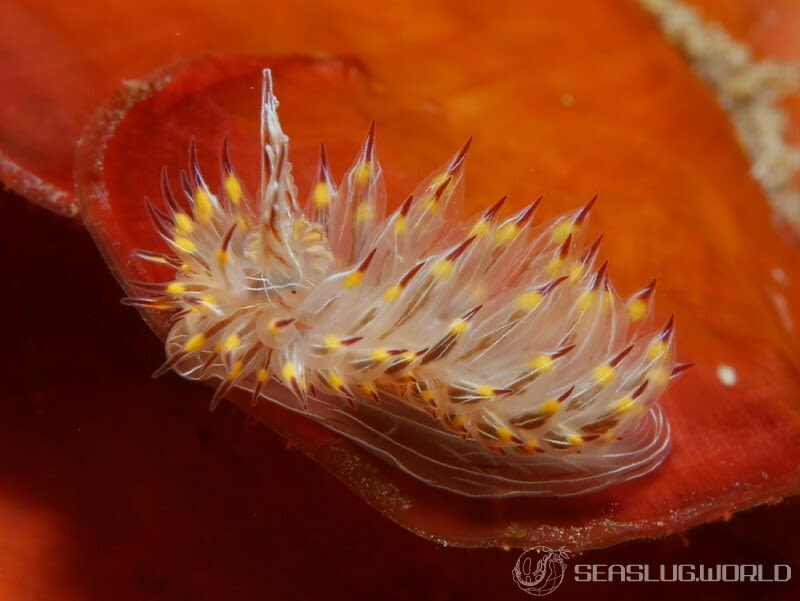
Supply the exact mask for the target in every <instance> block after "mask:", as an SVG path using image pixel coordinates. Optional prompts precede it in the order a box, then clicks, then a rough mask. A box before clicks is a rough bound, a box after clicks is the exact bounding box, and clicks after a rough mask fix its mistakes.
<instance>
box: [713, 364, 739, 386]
mask: <svg viewBox="0 0 800 601" xmlns="http://www.w3.org/2000/svg"><path fill="white" fill-rule="evenodd" d="M717 378H719V381H720V382H722V385H723V386H735V385H736V379H737V377H736V370H735V369H733V368H732V367H731V366H730V365H724V364H721V365H718V366H717Z"/></svg>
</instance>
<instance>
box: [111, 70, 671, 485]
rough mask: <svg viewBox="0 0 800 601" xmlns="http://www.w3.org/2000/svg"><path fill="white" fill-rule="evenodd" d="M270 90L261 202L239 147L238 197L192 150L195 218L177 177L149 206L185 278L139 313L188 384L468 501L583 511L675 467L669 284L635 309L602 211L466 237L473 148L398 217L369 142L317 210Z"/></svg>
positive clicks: (646, 294)
mask: <svg viewBox="0 0 800 601" xmlns="http://www.w3.org/2000/svg"><path fill="white" fill-rule="evenodd" d="M277 106H278V103H277V100H276V98H275V96H274V94H273V91H272V84H271V78H270V74H269V71H265V76H264V90H263V102H262V147H263V150H264V158H263V165H262V182H261V187H260V190H259V194H258V196H257V197H256V198H255V199H251V198H250V197H249V196H248V195H247V193H246V191H245V190H244V187H243V185H242V183H241V181H240V179H239V178H238V176H237V175H236V172H235V171H234V169H233V166H232V165H231V161H230V160H229V157H228V150H227V143H226V144H224V146H223V158H222V186H221V190H220V192H219V193H218V194H215V193H214V192H212V190H211V189H210V188H209V187H208V186H207V184H206V183H205V180H204V178H203V175H202V173H201V171H200V168H199V166H198V162H197V158H196V151H195V149H194V147H193V146H192V148H191V149H190V169H189V172H188V174H187V173H182V174H181V181H182V188H183V193H184V196H185V198H186V200H185V202H184V201H179V200H178V199H176V197H175V195H174V194H173V191H172V190H171V188H170V184H169V181H168V178H167V176H166V171H165V172H164V175H163V182H162V183H163V196H164V204H163V205H162V206H160V207H159V206H157V205H156V204H153V203H150V202H149V201H148V203H147V207H148V211H149V213H150V217H151V219H152V221H153V223H154V226H155V227H156V228H157V229H158V232H159V233H160V235H161V237H162V238H163V240H164V242H165V244H166V247H168V248H167V249H166V250H164V251H161V252H152V251H138V252H137V256H138V257H139V258H140V259H142V260H147V261H152V262H156V263H161V264H164V265H168V266H169V267H171V268H174V270H175V275H174V277H173V278H172V279H171V280H170V281H168V282H164V283H159V284H146V283H141V282H139V283H136V282H134V283H132V286H133V287H138V289H139V293H140V295H139V296H134V297H131V298H128V299H126V302H127V303H128V304H132V305H136V306H140V307H143V308H146V309H149V310H155V309H157V310H166V311H170V312H172V319H173V322H172V323H173V325H172V329H171V331H170V333H169V336H168V338H167V342H166V352H167V356H168V359H167V361H166V363H164V365H163V366H162V368H161V369H160V370H159V371H158V372H157V373H164V372H166V371H169V370H175V371H176V372H178V373H179V374H181V375H183V376H185V377H187V378H191V379H198V380H212V381H217V382H218V385H217V390H216V393H215V394H214V396H213V399H212V402H211V406H212V408H214V407H215V406H216V405H217V404H218V403H219V401H220V400H221V399H222V398H223V397H224V396H225V395H226V394H227V393H228V392H229V391H230V390H231V389H233V388H239V389H244V390H246V391H249V393H250V396H251V399H252V403H253V404H254V405H255V404H256V403H259V402H265V401H274V402H278V403H280V404H282V405H284V406H286V407H288V408H289V409H291V410H293V411H296V412H300V413H302V414H304V415H306V416H308V417H309V418H311V419H314V420H316V421H319V422H320V423H322V424H324V425H325V426H327V427H329V428H331V429H333V430H335V431H337V432H339V433H341V434H344V435H345V436H347V437H349V438H351V439H352V440H354V441H356V442H357V443H359V444H361V445H363V446H364V447H365V448H367V449H369V450H370V451H372V452H374V453H376V454H378V455H379V456H381V457H383V458H385V459H387V460H389V461H391V462H393V463H394V464H396V465H397V466H399V467H400V468H402V469H404V470H405V471H407V472H409V473H410V474H412V475H414V476H415V477H417V478H420V479H422V480H424V481H426V482H429V483H430V484H432V485H434V486H438V487H442V488H446V489H448V490H450V491H452V492H455V493H460V494H464V495H471V496H507V495H571V494H579V493H586V492H590V491H593V490H597V489H599V488H602V487H604V486H607V485H609V484H614V483H617V482H623V481H626V480H629V479H631V478H633V477H636V476H640V475H642V474H644V473H647V472H649V471H651V470H652V469H654V468H655V467H656V466H657V465H659V463H660V462H661V461H662V460H663V458H664V457H665V456H666V453H667V452H668V448H669V426H668V424H667V422H666V420H665V418H664V416H663V414H662V413H661V410H660V408H659V407H658V405H657V404H656V401H657V399H658V398H659V397H660V396H661V394H662V393H663V392H664V390H665V389H666V387H667V385H668V383H669V381H670V379H672V378H673V377H674V376H675V375H676V374H677V373H679V372H680V371H682V370H683V368H684V366H682V365H680V364H676V363H675V351H674V338H675V337H674V321H673V319H672V318H670V319H669V321H668V322H667V323H666V325H664V326H663V327H661V328H658V329H655V330H654V331H653V328H652V324H651V322H652V317H651V315H652V304H653V296H654V284H655V283H654V282H653V283H651V284H650V285H648V286H646V287H644V288H643V289H642V290H641V291H639V292H637V293H635V294H633V295H632V296H631V297H630V298H629V299H628V300H627V301H624V300H622V299H621V298H620V297H619V295H618V294H617V293H616V291H615V290H614V288H613V287H612V285H611V282H610V281H609V276H608V270H607V266H606V264H605V263H603V264H599V261H598V252H599V246H600V240H597V241H594V242H593V243H591V244H584V242H583V230H584V226H585V223H586V220H587V219H588V217H589V213H590V211H591V209H592V206H593V204H594V199H593V200H592V201H590V202H589V203H588V204H586V205H585V206H584V207H583V208H580V209H578V210H576V211H575V212H574V213H572V214H568V215H565V216H562V217H560V218H558V219H556V220H555V221H554V222H552V223H550V224H548V225H545V226H538V227H535V226H534V213H535V212H536V208H537V206H538V205H539V200H537V201H536V202H534V203H532V204H531V205H529V206H528V207H526V208H524V209H522V210H521V211H519V212H518V213H516V214H514V215H511V216H510V217H507V218H505V219H501V217H500V215H501V206H502V204H503V200H504V199H501V200H500V201H498V202H497V203H495V204H494V205H493V206H491V207H489V208H488V209H486V210H485V211H484V212H483V213H482V214H481V215H479V216H478V217H477V218H475V219H473V220H472V221H471V222H468V224H467V226H466V229H464V230H456V231H455V233H454V231H453V228H452V225H451V224H452V223H454V215H453V212H454V209H453V204H454V203H453V202H452V201H453V199H454V198H455V197H456V196H457V194H458V193H459V192H460V187H461V185H462V179H463V174H464V167H465V159H466V155H467V151H468V148H469V143H467V145H466V146H465V147H464V148H463V149H462V150H461V151H460V152H458V153H457V154H456V155H455V156H454V157H453V158H452V159H451V160H450V161H449V163H447V165H446V166H444V167H443V168H442V169H440V170H439V171H438V172H436V173H435V175H434V176H432V177H431V178H429V179H428V180H427V181H425V182H423V184H422V185H421V186H420V187H419V188H418V190H417V191H416V192H415V193H414V194H413V195H411V196H409V197H408V198H407V200H406V201H405V202H403V203H402V204H401V205H400V206H399V208H397V209H396V210H395V211H393V212H391V213H389V214H388V215H386V214H385V204H386V199H385V192H384V188H383V184H382V176H381V174H382V169H381V166H380V164H379V163H378V159H377V155H376V145H375V130H374V125H373V127H372V128H370V131H369V133H368V135H367V139H366V142H365V143H364V145H363V147H362V149H361V152H360V154H359V156H358V157H357V159H356V161H355V164H354V165H353V167H352V168H351V169H350V170H349V171H348V173H347V174H346V176H345V177H344V180H343V182H342V183H341V185H340V186H338V187H337V186H336V185H335V184H334V182H333V179H332V176H331V173H330V171H329V168H328V164H327V160H326V157H325V152H324V148H323V151H322V156H321V161H320V166H319V170H318V175H317V178H316V184H315V185H314V186H312V190H311V191H310V194H309V197H308V200H307V202H306V203H305V206H304V207H301V205H300V202H299V200H298V193H297V189H296V188H295V185H294V183H293V179H292V174H291V164H290V162H289V158H288V148H289V140H288V137H287V136H286V135H285V134H284V133H283V131H282V129H281V126H280V123H279V121H278V115H277Z"/></svg>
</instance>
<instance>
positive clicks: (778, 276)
mask: <svg viewBox="0 0 800 601" xmlns="http://www.w3.org/2000/svg"><path fill="white" fill-rule="evenodd" d="M772 279H773V280H775V283H776V284H781V285H782V286H786V285H787V284H788V283H789V276H787V275H786V272H785V271H784V270H783V268H781V267H777V266H776V267H773V268H772Z"/></svg>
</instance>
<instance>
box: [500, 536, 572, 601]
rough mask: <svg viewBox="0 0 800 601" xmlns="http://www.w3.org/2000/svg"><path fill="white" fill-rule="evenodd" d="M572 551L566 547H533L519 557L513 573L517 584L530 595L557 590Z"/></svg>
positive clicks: (537, 595) (544, 593) (542, 594)
mask: <svg viewBox="0 0 800 601" xmlns="http://www.w3.org/2000/svg"><path fill="white" fill-rule="evenodd" d="M569 555H570V553H569V551H567V549H565V548H564V547H561V548H560V549H551V548H550V547H533V548H532V549H528V550H527V551H525V552H524V553H523V554H522V555H520V556H519V559H517V563H516V565H515V566H514V569H513V570H512V572H511V574H512V576H513V577H514V582H516V583H517V586H519V588H521V589H522V590H523V591H525V592H526V593H528V594H529V595H534V596H536V597H543V596H544V595H549V594H550V593H552V592H553V591H554V590H556V589H557V588H558V587H559V585H560V584H561V583H562V582H563V581H564V572H566V569H567V564H566V561H565V560H566V559H567V558H568V557H569Z"/></svg>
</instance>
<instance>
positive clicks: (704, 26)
mask: <svg viewBox="0 0 800 601" xmlns="http://www.w3.org/2000/svg"><path fill="white" fill-rule="evenodd" d="M639 3H640V4H641V5H642V7H643V8H644V9H645V10H646V11H648V12H649V13H650V14H652V15H653V16H654V17H655V18H656V19H657V20H658V23H659V25H660V27H661V30H662V31H663V32H664V35H665V36H666V37H667V39H668V40H669V41H670V42H671V43H672V44H673V45H675V46H676V47H677V48H678V49H679V50H680V51H681V52H682V53H683V54H684V55H685V56H686V58H687V59H688V60H689V62H690V63H691V65H692V67H693V68H694V70H695V71H696V72H697V74H698V75H699V76H700V77H701V78H702V79H703V80H704V81H705V82H706V83H707V84H708V85H709V86H710V87H711V89H712V90H713V91H714V93H715V94H716V96H717V100H718V102H719V104H720V106H721V107H722V108H723V109H725V111H727V112H728V114H729V115H730V118H731V121H732V122H733V125H734V128H735V129H736V134H737V136H738V138H739V143H740V144H741V146H742V148H743V149H744V151H745V153H746V154H747V156H748V158H749V160H750V164H751V167H752V170H751V173H752V176H753V178H755V179H756V180H757V181H758V182H759V183H760V184H761V186H762V187H763V189H764V191H765V192H766V194H767V197H768V199H769V201H770V204H771V205H772V210H773V214H774V216H775V219H776V221H777V222H779V223H780V224H781V225H787V226H789V227H790V228H791V229H792V231H793V232H794V233H795V234H796V235H800V186H798V181H800V179H799V178H798V176H800V147H798V146H796V145H792V144H789V143H788V141H787V139H786V126H787V124H788V122H789V115H788V113H787V112H786V111H785V110H784V109H783V108H781V106H780V101H781V99H782V98H784V97H786V96H787V95H789V94H791V93H792V92H795V91H797V89H798V78H800V63H777V62H774V61H769V60H755V59H754V58H753V56H752V52H751V49H750V48H749V47H748V46H747V45H745V44H743V43H741V42H737V41H736V40H734V39H733V38H732V37H731V36H730V35H729V34H728V33H727V32H726V31H725V29H724V28H723V27H722V26H721V25H720V24H718V23H715V22H711V21H708V20H706V19H705V18H704V17H703V15H702V14H701V13H700V12H699V11H698V10H697V9H695V8H692V7H689V6H687V5H685V4H683V3H681V2H679V1H677V0H639Z"/></svg>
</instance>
